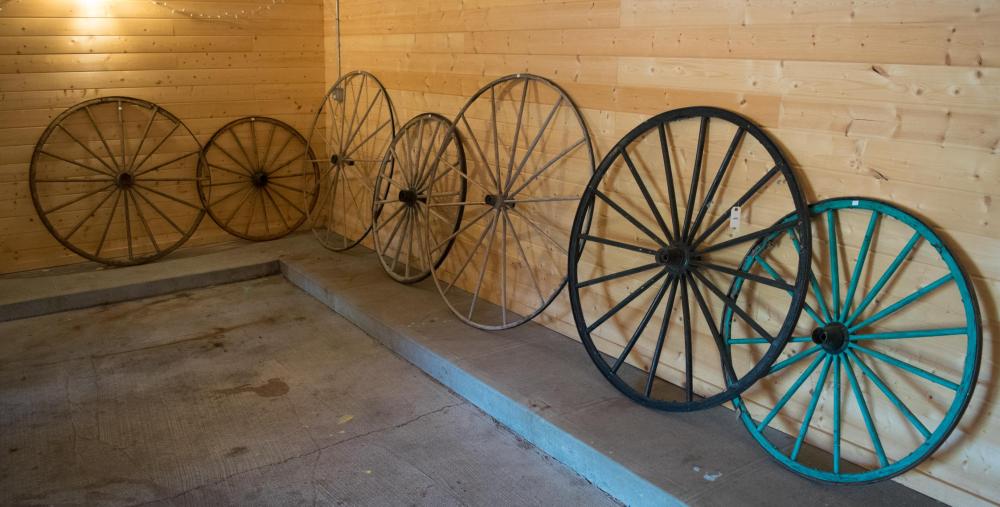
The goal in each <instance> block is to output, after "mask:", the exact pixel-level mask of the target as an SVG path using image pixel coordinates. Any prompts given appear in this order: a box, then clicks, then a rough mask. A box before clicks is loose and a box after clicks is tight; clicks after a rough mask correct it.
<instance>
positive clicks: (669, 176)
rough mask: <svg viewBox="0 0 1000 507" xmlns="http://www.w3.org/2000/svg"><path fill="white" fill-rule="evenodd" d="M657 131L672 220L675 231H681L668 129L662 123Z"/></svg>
mask: <svg viewBox="0 0 1000 507" xmlns="http://www.w3.org/2000/svg"><path fill="white" fill-rule="evenodd" d="M656 130H657V132H658V133H659V134H660V151H661V152H662V155H663V173H664V177H665V178H664V179H665V180H666V182H667V198H669V199H670V221H671V222H672V224H673V226H674V229H673V230H675V231H677V232H678V233H680V230H681V225H680V221H679V220H680V217H679V213H678V212H677V196H676V195H674V176H673V169H671V167H670V153H669V151H668V150H667V129H666V127H664V125H663V124H662V123H661V124H659V125H657V126H656Z"/></svg>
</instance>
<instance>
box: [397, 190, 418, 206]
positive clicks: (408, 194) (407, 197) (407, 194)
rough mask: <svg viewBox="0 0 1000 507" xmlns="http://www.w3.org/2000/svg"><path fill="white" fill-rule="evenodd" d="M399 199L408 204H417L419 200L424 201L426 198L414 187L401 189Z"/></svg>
mask: <svg viewBox="0 0 1000 507" xmlns="http://www.w3.org/2000/svg"><path fill="white" fill-rule="evenodd" d="M398 197H399V200H400V201H402V202H403V204H405V205H407V206H416V205H417V202H419V201H423V200H424V199H423V198H422V197H421V196H420V194H418V193H417V191H416V190H413V189H409V188H407V189H404V190H400V191H399V196H398Z"/></svg>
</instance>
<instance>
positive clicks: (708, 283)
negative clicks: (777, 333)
mask: <svg viewBox="0 0 1000 507" xmlns="http://www.w3.org/2000/svg"><path fill="white" fill-rule="evenodd" d="M691 273H693V274H694V276H695V277H697V278H698V279H699V280H701V283H703V284H705V287H707V288H708V290H709V291H711V292H712V293H713V294H715V296H716V297H718V298H719V299H721V300H722V302H723V303H724V304H725V305H726V306H727V307H729V309H730V310H732V311H733V312H735V313H736V315H739V316H740V318H741V319H743V321H744V322H746V323H747V324H749V325H750V327H752V328H753V330H754V331H755V332H757V333H759V334H760V336H761V337H763V338H766V339H767V341H768V342H773V341H774V337H773V336H771V334H770V333H768V332H767V331H766V330H765V329H764V328H763V327H761V325H760V324H758V323H757V321H756V320H754V319H753V317H751V316H750V314H749V313H747V312H746V311H745V310H743V309H742V308H740V307H739V305H737V304H736V301H733V299H732V298H730V297H729V296H727V295H726V294H725V293H724V292H722V290H720V289H719V288H718V287H716V286H715V284H714V283H712V282H711V281H709V280H708V278H705V275H702V274H701V273H699V272H698V271H692V272H691Z"/></svg>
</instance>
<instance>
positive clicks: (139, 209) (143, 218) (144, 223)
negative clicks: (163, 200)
mask: <svg viewBox="0 0 1000 507" xmlns="http://www.w3.org/2000/svg"><path fill="white" fill-rule="evenodd" d="M128 192H129V194H130V195H131V196H132V204H134V206H133V207H134V208H135V213H136V215H138V217H139V221H140V222H142V227H143V229H144V230H145V231H146V236H147V237H148V238H149V242H150V243H152V244H153V250H155V251H156V253H157V254H160V253H162V252H161V251H160V245H159V244H158V243H157V242H156V237H155V236H153V230H152V229H150V227H149V222H148V221H147V220H146V214H145V213H143V212H142V207H141V206H139V200H138V199H136V198H135V193H134V192H132V189H128Z"/></svg>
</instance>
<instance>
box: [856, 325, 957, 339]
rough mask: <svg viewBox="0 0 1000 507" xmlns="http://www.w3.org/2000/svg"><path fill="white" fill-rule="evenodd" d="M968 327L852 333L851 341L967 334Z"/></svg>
mask: <svg viewBox="0 0 1000 507" xmlns="http://www.w3.org/2000/svg"><path fill="white" fill-rule="evenodd" d="M968 333H969V330H968V328H964V327H951V328H945V329H915V330H912V331H890V332H886V333H871V334H852V335H851V341H862V340H905V339H909V338H931V337H935V336H957V335H964V334H968Z"/></svg>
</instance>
